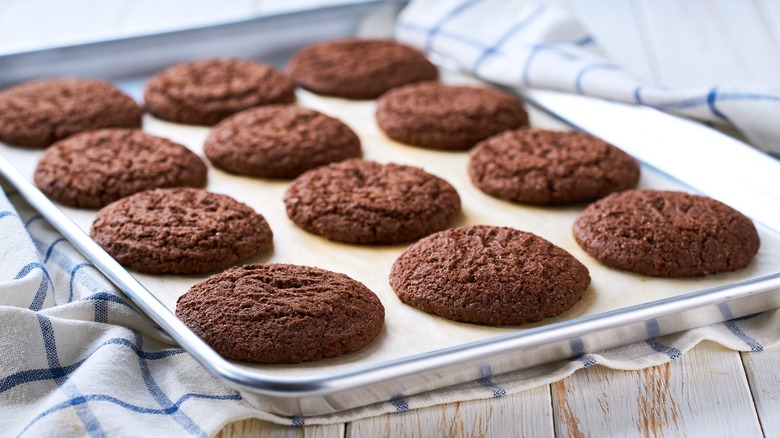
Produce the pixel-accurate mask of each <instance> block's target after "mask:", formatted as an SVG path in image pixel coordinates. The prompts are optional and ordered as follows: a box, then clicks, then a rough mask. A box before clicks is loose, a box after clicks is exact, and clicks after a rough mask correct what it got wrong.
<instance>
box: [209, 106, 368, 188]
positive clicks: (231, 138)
mask: <svg viewBox="0 0 780 438" xmlns="http://www.w3.org/2000/svg"><path fill="white" fill-rule="evenodd" d="M203 152H204V153H205V154H206V157H208V159H209V160H211V162H212V163H214V165H215V166H217V167H219V168H222V169H225V170H227V171H230V172H233V173H238V174H241V175H249V176H257V177H269V178H295V177H296V176H298V175H300V174H301V173H303V172H305V171H307V170H309V169H313V168H315V167H318V166H322V165H324V164H329V163H333V162H336V161H341V160H345V159H347V158H357V157H360V154H361V150H360V139H359V138H358V136H357V135H356V134H355V133H354V132H353V131H352V130H351V129H350V128H349V126H347V125H345V124H344V123H342V122H341V121H339V120H338V119H335V118H333V117H328V116H326V115H325V114H322V113H320V112H318V111H314V110H311V109H307V108H301V107H297V106H294V105H270V106H264V107H260V108H253V109H249V110H246V111H242V112H240V113H238V114H235V115H233V116H231V117H229V118H228V119H226V120H223V121H222V122H220V123H219V124H218V125H217V126H215V127H214V129H213V130H212V131H211V134H210V135H209V137H208V139H206V143H205V145H204V146H203Z"/></svg>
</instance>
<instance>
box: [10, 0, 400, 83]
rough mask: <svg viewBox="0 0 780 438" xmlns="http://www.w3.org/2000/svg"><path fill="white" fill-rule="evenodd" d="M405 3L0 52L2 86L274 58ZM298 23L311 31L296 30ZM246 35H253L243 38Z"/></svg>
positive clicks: (396, 0)
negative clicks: (185, 64)
mask: <svg viewBox="0 0 780 438" xmlns="http://www.w3.org/2000/svg"><path fill="white" fill-rule="evenodd" d="M405 3H406V1H404V0H371V1H366V2H364V3H354V4H347V5H339V6H331V7H327V8H322V9H317V10H302V11H294V12H288V13H282V14H277V15H271V16H263V17H257V18H251V19H247V20H239V21H233V22H228V23H222V24H216V25H211V26H203V27H196V28H190V29H180V30H174V31H169V32H161V33H155V34H148V35H138V36H130V37H125V38H116V39H111V40H104V41H97V42H91V43H83V44H74V45H68V46H61V47H51V48H45V49H38V50H31V51H25V52H17V53H6V54H0V65H2V68H0V88H2V87H5V86H8V85H12V84H15V83H18V82H21V81H24V80H30V79H34V78H38V77H44V76H78V75H80V74H83V71H90V72H91V73H90V77H92V78H95V79H106V80H117V79H121V78H126V77H132V76H138V75H142V74H149V73H153V72H155V71H158V70H159V69H161V68H163V67H167V66H170V65H171V64H174V63H177V62H183V61H188V60H193V59H202V58H205V57H210V56H214V57H240V58H250V59H269V58H270V59H272V58H274V57H277V56H279V55H283V54H289V53H290V52H291V51H293V50H295V49H297V48H300V47H302V46H303V45H305V44H308V43H310V42H313V41H316V40H320V39H325V38H336V37H341V36H343V35H344V34H345V33H347V34H354V33H355V32H356V31H357V26H358V23H359V22H360V19H361V18H362V17H363V16H365V15H367V14H369V13H372V12H374V11H376V10H377V9H378V8H380V7H388V8H391V9H394V10H395V12H396V13H397V12H398V11H399V10H400V9H401V7H402V6H403V5H404V4H405ZM301 28H303V29H307V30H310V31H308V32H300V29H301ZM312 29H314V30H316V32H313V31H311V30H312ZM345 29H351V32H345ZM247 35H253V36H257V38H247ZM171 48H175V50H172V49H171ZM117 54H121V56H117Z"/></svg>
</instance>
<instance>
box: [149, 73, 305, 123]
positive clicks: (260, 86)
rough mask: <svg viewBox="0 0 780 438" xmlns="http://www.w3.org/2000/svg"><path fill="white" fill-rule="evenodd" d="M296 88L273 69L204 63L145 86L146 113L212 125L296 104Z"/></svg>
mask: <svg viewBox="0 0 780 438" xmlns="http://www.w3.org/2000/svg"><path fill="white" fill-rule="evenodd" d="M294 88H295V84H294V83H293V81H292V80H291V79H290V78H288V77H287V76H285V75H284V74H283V73H281V72H280V71H279V70H277V69H276V68H274V67H272V66H270V65H265V64H258V63H256V62H252V61H242V60H239V59H207V60H203V61H195V62H189V63H184V64H177V65H174V66H173V67H168V68H166V69H165V70H163V71H162V72H160V73H158V74H157V75H155V76H154V77H153V78H151V79H150V80H149V82H148V83H147V84H146V90H145V91H144V101H145V102H146V109H147V110H149V112H150V113H152V114H154V115H155V116H157V117H159V118H161V119H165V120H170V121H172V122H178V123H186V124H190V125H214V124H215V123H217V122H219V121H220V120H222V119H224V118H226V117H228V116H230V115H231V114H235V113H237V112H239V111H243V110H245V109H247V108H252V107H255V106H259V105H268V104H272V103H291V102H294V101H295V93H294Z"/></svg>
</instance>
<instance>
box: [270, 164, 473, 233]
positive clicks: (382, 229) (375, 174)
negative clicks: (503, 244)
mask: <svg viewBox="0 0 780 438" xmlns="http://www.w3.org/2000/svg"><path fill="white" fill-rule="evenodd" d="M284 204H285V206H286V208H287V216H289V217H290V219H292V221H293V222H295V224H296V225H298V226H299V227H301V228H303V229H304V230H306V231H309V232H311V233H314V234H319V235H322V236H325V237H327V238H328V239H331V240H337V241H341V242H349V243H401V242H408V241H410V240H415V239H418V238H420V237H423V236H426V235H428V234H430V233H433V232H435V231H439V230H442V229H444V228H446V227H448V226H449V225H450V224H451V223H452V222H453V221H454V220H455V218H456V217H457V216H458V214H459V213H460V197H459V196H458V193H457V192H456V191H455V189H454V188H453V187H452V186H451V185H450V184H449V183H448V182H446V181H444V180H443V179H441V178H438V177H436V176H434V175H431V174H429V173H427V172H425V171H424V170H422V169H419V168H416V167H411V166H402V165H398V164H379V163H375V162H373V161H365V160H356V159H352V160H346V161H342V162H339V163H334V164H330V165H327V166H323V167H318V168H316V169H314V170H310V171H308V172H306V173H304V174H303V175H301V176H299V177H298V178H297V179H295V180H294V181H293V182H292V184H291V185H290V188H289V189H288V190H287V193H286V194H285V196H284Z"/></svg>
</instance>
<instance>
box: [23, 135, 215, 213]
mask: <svg viewBox="0 0 780 438" xmlns="http://www.w3.org/2000/svg"><path fill="white" fill-rule="evenodd" d="M35 185H36V186H38V188H39V189H41V191H42V192H43V193H45V194H46V195H47V196H48V197H50V198H52V199H53V200H55V201H57V202H59V203H61V204H65V205H70V206H73V207H87V208H100V207H103V206H104V205H107V204H109V203H111V202H114V201H116V200H117V199H120V198H124V197H125V196H129V195H132V194H133V193H137V192H141V191H144V190H149V189H155V188H164V187H180V186H189V187H203V186H204V185H206V165H205V164H203V162H202V161H201V160H200V158H198V156H197V155H195V154H194V153H193V152H191V151H190V150H189V149H187V148H186V147H184V146H182V145H180V144H178V143H174V142H172V141H170V140H166V139H164V138H160V137H155V136H153V135H150V134H146V133H144V132H143V131H141V130H138V129H100V130H97V131H88V132H83V133H81V134H76V135H74V136H71V137H68V138H67V139H65V140H60V141H59V142H57V143H55V144H54V145H52V147H50V148H48V149H46V151H45V152H44V153H43V156H42V157H41V160H40V161H39V162H38V167H37V168H36V169H35Z"/></svg>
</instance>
